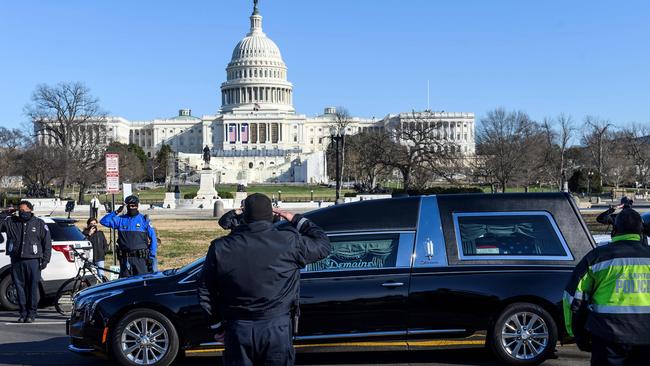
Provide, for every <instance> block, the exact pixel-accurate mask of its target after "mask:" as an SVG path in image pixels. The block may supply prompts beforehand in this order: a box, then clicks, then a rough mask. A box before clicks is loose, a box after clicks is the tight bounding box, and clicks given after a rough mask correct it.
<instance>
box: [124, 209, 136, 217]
mask: <svg viewBox="0 0 650 366" xmlns="http://www.w3.org/2000/svg"><path fill="white" fill-rule="evenodd" d="M126 214H127V215H129V216H135V215H137V214H138V209H137V208H129V209H127V210H126Z"/></svg>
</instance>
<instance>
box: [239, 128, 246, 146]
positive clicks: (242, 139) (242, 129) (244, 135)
mask: <svg viewBox="0 0 650 366" xmlns="http://www.w3.org/2000/svg"><path fill="white" fill-rule="evenodd" d="M239 136H240V137H241V142H243V143H247V142H248V123H244V124H242V125H241V134H240V135H239Z"/></svg>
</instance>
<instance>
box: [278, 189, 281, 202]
mask: <svg viewBox="0 0 650 366" xmlns="http://www.w3.org/2000/svg"><path fill="white" fill-rule="evenodd" d="M278 201H280V202H282V191H278Z"/></svg>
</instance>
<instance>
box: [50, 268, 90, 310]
mask: <svg viewBox="0 0 650 366" xmlns="http://www.w3.org/2000/svg"><path fill="white" fill-rule="evenodd" d="M86 287H90V282H89V281H88V279H86V278H77V277H75V278H71V279H69V280H67V281H65V282H63V284H62V285H61V287H59V290H58V291H57V292H56V301H55V302H54V308H55V309H56V311H57V312H58V313H59V314H61V315H65V316H70V315H71V313H72V299H73V298H74V295H75V294H76V293H77V292H79V291H81V290H83V289H85V288H86Z"/></svg>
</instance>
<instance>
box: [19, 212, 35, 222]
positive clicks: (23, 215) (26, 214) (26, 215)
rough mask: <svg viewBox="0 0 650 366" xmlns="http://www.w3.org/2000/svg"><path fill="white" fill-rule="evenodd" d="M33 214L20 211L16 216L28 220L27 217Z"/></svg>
mask: <svg viewBox="0 0 650 366" xmlns="http://www.w3.org/2000/svg"><path fill="white" fill-rule="evenodd" d="M33 215H34V214H33V213H31V212H20V213H18V217H20V219H21V220H23V221H29V219H31V218H32V216H33Z"/></svg>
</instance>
